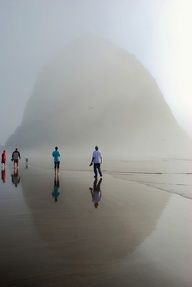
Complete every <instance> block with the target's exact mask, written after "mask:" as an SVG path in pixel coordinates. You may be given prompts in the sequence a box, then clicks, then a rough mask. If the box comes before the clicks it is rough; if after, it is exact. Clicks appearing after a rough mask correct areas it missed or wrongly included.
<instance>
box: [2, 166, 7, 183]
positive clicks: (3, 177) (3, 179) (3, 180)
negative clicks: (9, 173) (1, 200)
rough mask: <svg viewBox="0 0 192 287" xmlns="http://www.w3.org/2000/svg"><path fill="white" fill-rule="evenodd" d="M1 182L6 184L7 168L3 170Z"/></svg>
mask: <svg viewBox="0 0 192 287" xmlns="http://www.w3.org/2000/svg"><path fill="white" fill-rule="evenodd" d="M1 180H2V182H3V183H6V168H3V169H2V170H1Z"/></svg>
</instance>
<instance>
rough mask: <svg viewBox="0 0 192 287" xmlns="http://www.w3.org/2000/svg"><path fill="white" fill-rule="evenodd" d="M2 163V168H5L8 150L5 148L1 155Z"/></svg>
mask: <svg viewBox="0 0 192 287" xmlns="http://www.w3.org/2000/svg"><path fill="white" fill-rule="evenodd" d="M1 164H2V169H5V165H6V151H5V150H4V151H3V152H2V155H1Z"/></svg>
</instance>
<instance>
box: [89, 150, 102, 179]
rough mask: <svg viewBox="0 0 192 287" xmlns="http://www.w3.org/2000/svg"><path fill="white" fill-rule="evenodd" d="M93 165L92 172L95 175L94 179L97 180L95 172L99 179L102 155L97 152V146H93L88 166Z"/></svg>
mask: <svg viewBox="0 0 192 287" xmlns="http://www.w3.org/2000/svg"><path fill="white" fill-rule="evenodd" d="M92 164H93V170H94V174H95V176H94V177H95V178H97V171H98V172H99V175H100V177H102V172H101V164H102V155H101V152H100V151H99V148H98V146H95V150H94V152H93V155H92V159H91V163H90V165H89V166H91V165H92Z"/></svg>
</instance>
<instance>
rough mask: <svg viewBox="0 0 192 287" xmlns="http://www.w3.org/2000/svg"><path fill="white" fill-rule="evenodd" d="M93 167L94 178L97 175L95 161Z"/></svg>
mask: <svg viewBox="0 0 192 287" xmlns="http://www.w3.org/2000/svg"><path fill="white" fill-rule="evenodd" d="M93 168H94V173H95V178H96V177H97V164H96V163H94V165H93Z"/></svg>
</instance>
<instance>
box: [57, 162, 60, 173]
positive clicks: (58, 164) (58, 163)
mask: <svg viewBox="0 0 192 287" xmlns="http://www.w3.org/2000/svg"><path fill="white" fill-rule="evenodd" d="M59 166H60V161H58V162H57V170H58V171H59Z"/></svg>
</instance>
